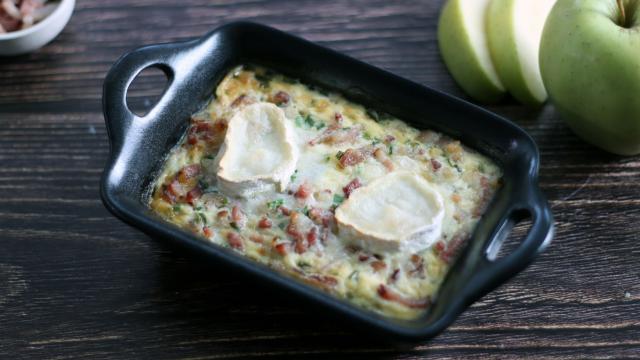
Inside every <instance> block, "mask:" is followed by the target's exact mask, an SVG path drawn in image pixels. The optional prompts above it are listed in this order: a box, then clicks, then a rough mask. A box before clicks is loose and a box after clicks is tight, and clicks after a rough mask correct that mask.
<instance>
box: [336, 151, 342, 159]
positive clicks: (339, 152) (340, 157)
mask: <svg viewBox="0 0 640 360" xmlns="http://www.w3.org/2000/svg"><path fill="white" fill-rule="evenodd" d="M343 156H344V151H340V150H338V152H337V153H336V159H338V160H340V159H342V157H343Z"/></svg>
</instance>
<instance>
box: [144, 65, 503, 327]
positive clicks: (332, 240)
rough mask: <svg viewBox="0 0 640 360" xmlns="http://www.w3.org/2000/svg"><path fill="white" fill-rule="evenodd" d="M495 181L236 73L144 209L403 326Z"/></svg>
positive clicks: (428, 143) (496, 172) (420, 145)
mask: <svg viewBox="0 0 640 360" xmlns="http://www.w3.org/2000/svg"><path fill="white" fill-rule="evenodd" d="M501 176H502V173H501V170H500V168H499V167H498V166H497V165H496V164H495V163H494V162H493V161H492V160H490V159H489V158H487V157H485V156H484V155H482V154H479V153H477V152H475V151H473V150H472V149H469V148H467V147H465V146H464V145H462V144H461V143H460V142H459V141H457V140H454V139H451V138H449V137H447V136H445V135H443V134H440V133H438V132H435V131H431V130H418V129H415V128H413V127H411V126H409V125H407V124H406V123H404V122H402V121H400V120H398V119H396V118H394V117H393V116H391V115H388V114H383V113H379V112H377V111H375V110H372V109H367V108H365V107H363V106H361V105H358V104H355V103H353V102H351V101H349V100H347V99H345V98H344V97H342V96H341V95H340V94H337V93H333V92H327V91H324V90H323V89H320V88H317V87H315V86H309V85H305V84H303V83H301V82H299V81H297V80H295V79H291V78H288V77H286V76H283V75H280V74H276V73H274V72H272V71H270V70H269V69H265V68H262V67H258V66H240V67H237V68H235V69H233V70H232V71H231V72H230V73H229V74H228V75H227V76H226V77H225V78H224V79H223V80H222V82H221V83H220V84H219V86H218V87H217V89H216V90H215V94H214V97H213V99H212V100H211V101H210V103H209V104H208V105H207V106H206V107H205V108H204V109H203V110H202V111H200V112H198V113H197V114H195V115H193V116H192V118H191V123H190V125H189V128H188V130H187V132H186V134H185V135H184V137H183V138H182V139H181V141H180V142H179V143H178V145H177V146H176V147H175V148H174V149H172V150H171V152H170V154H169V155H168V157H167V159H166V162H165V163H164V164H163V166H162V168H161V171H160V173H159V175H158V177H157V179H156V180H155V181H154V183H153V184H152V186H153V189H152V190H153V191H152V194H151V198H150V200H149V206H150V207H151V209H152V210H153V211H154V212H156V213H157V214H159V215H160V216H161V217H163V218H164V219H166V220H168V221H169V222H171V223H174V224H176V225H177V226H179V227H182V228H185V229H188V230H190V231H191V232H193V233H195V234H198V235H199V236H201V237H202V238H204V239H206V240H207V241H210V242H212V243H214V244H217V245H219V246H224V247H228V248H230V249H232V250H233V251H236V252H238V253H239V254H242V255H244V256H247V257H249V258H251V259H253V260H255V261H258V262H260V263H263V264H266V265H267V266H270V267H272V268H275V269H277V270H279V271H282V272H284V273H287V274H289V275H291V276H294V277H296V278H298V279H301V280H303V281H305V282H307V283H309V284H311V285H314V286H317V287H319V288H322V289H324V290H325V291H327V292H329V293H331V294H334V295H335V296H338V297H340V298H343V299H346V300H347V301H350V302H352V303H355V304H357V305H359V306H361V307H364V308H366V309H369V310H371V311H374V312H377V313H380V314H383V315H386V316H390V317H395V318H403V319H412V318H416V317H418V316H419V315H421V314H422V313H423V312H424V311H426V310H427V309H428V308H429V307H430V305H431V304H432V302H433V301H434V300H435V297H436V295H437V291H438V288H439V286H440V284H441V283H442V281H443V279H444V277H445V275H446V273H447V271H448V269H449V267H450V265H451V263H452V261H453V260H454V259H455V257H456V255H457V254H458V253H459V252H460V250H461V249H462V248H463V247H464V245H465V243H466V241H467V240H468V239H469V237H470V236H471V234H472V233H473V230H474V228H475V226H476V224H477V223H478V221H479V219H480V217H481V216H482V214H483V213H484V211H485V209H486V208H487V205H488V204H489V202H490V201H491V199H492V198H493V195H494V194H495V192H496V190H497V188H498V187H499V184H500V179H501Z"/></svg>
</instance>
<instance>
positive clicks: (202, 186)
mask: <svg viewBox="0 0 640 360" xmlns="http://www.w3.org/2000/svg"><path fill="white" fill-rule="evenodd" d="M198 185H200V189H202V190H206V189H208V188H209V183H208V182H206V181H204V179H200V180H198Z"/></svg>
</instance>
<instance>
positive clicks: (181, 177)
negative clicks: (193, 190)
mask: <svg viewBox="0 0 640 360" xmlns="http://www.w3.org/2000/svg"><path fill="white" fill-rule="evenodd" d="M200 170H201V167H200V165H199V164H191V165H187V166H185V167H183V168H182V169H181V170H180V172H178V181H180V183H182V184H186V183H187V182H189V180H191V179H193V178H195V177H196V176H198V175H199V174H200Z"/></svg>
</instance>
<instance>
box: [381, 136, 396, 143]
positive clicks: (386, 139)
mask: <svg viewBox="0 0 640 360" xmlns="http://www.w3.org/2000/svg"><path fill="white" fill-rule="evenodd" d="M394 141H396V137H395V136H393V135H386V136H385V137H384V140H383V142H384V143H385V144H389V143H392V142H394Z"/></svg>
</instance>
